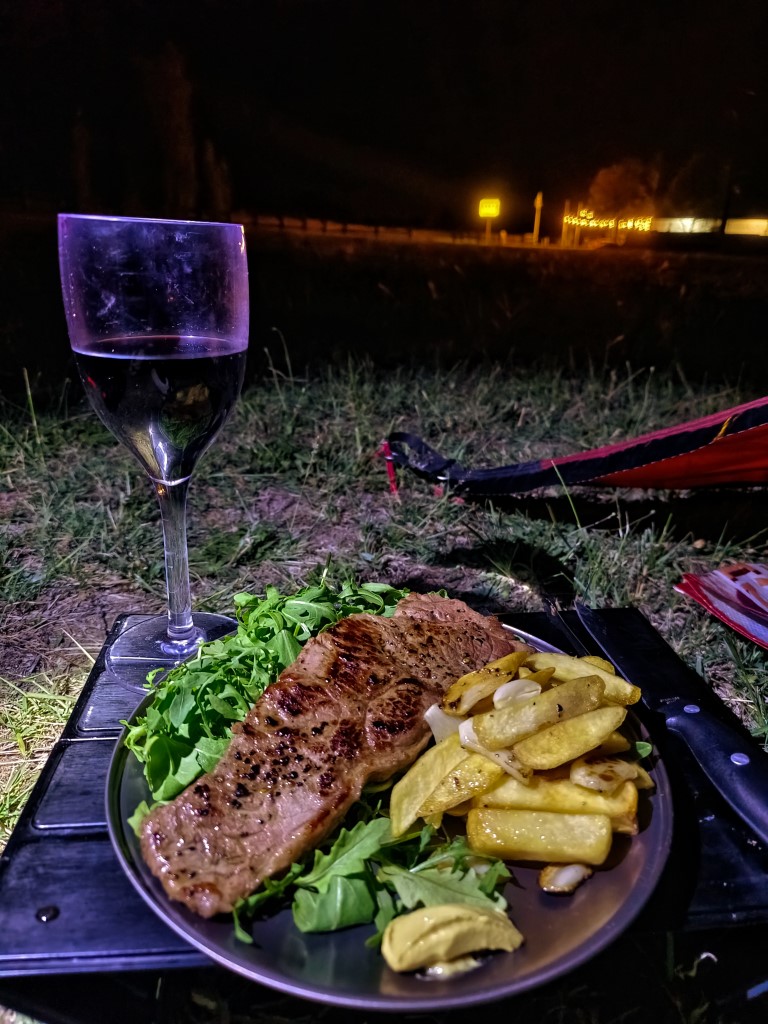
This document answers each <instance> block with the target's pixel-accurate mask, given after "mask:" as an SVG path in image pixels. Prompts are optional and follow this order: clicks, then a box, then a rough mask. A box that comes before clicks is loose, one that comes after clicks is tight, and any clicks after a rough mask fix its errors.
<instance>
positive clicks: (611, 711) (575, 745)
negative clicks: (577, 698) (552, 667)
mask: <svg viewBox="0 0 768 1024" xmlns="http://www.w3.org/2000/svg"><path fill="white" fill-rule="evenodd" d="M565 685H566V684H563V686H565ZM560 689H562V687H557V688H556V689H555V690H554V691H547V692H550V693H557V692H559V690H560ZM542 696H544V694H542ZM626 714H627V711H626V708H623V707H620V706H619V705H616V704H612V705H607V706H605V707H599V708H595V709H594V710H593V711H587V712H585V713H584V714H581V715H576V716H575V717H574V718H567V719H565V721H561V722H558V723H557V724H556V725H551V726H549V728H546V729H540V730H539V731H538V732H536V733H534V734H533V735H532V736H528V737H526V738H525V739H523V740H520V741H519V742H518V743H515V744H514V746H513V747H512V750H513V751H514V753H515V754H516V755H517V756H518V757H519V758H520V760H521V761H522V762H523V764H527V765H528V766H529V767H530V768H533V769H546V768H556V767H557V766H558V765H560V764H563V763H564V762H565V761H573V760H574V759H575V758H577V757H581V755H582V754H586V753H587V751H588V750H592V749H593V747H596V746H597V745H598V744H599V743H602V742H603V740H604V739H605V738H606V736H610V734H611V733H612V732H613V731H614V730H615V729H618V728H619V726H620V725H621V723H622V722H623V721H624V719H625V717H626Z"/></svg>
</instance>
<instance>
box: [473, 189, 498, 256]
mask: <svg viewBox="0 0 768 1024" xmlns="http://www.w3.org/2000/svg"><path fill="white" fill-rule="evenodd" d="M478 213H479V215H480V218H481V220H485V244H486V245H489V244H490V241H491V221H492V220H493V219H494V218H495V217H498V216H499V214H500V213H501V200H500V199H492V198H487V199H481V200H480V206H479V207H478Z"/></svg>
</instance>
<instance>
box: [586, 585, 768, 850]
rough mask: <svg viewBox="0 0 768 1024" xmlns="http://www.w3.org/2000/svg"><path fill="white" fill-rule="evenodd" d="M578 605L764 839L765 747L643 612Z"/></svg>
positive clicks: (767, 815) (612, 655) (767, 799)
mask: <svg viewBox="0 0 768 1024" xmlns="http://www.w3.org/2000/svg"><path fill="white" fill-rule="evenodd" d="M576 611H577V613H578V616H579V620H580V621H581V623H582V625H583V626H584V628H585V629H586V630H587V632H588V633H589V635H590V636H591V637H592V639H593V640H594V641H595V642H596V643H597V644H598V646H599V647H600V649H601V650H602V651H603V653H604V654H605V656H606V658H608V660H609V661H611V662H612V663H613V665H615V666H616V669H617V671H618V672H619V673H620V674H621V675H622V676H623V677H624V678H625V679H627V680H628V681H629V682H631V683H634V684H635V686H639V687H640V689H641V690H642V698H641V700H642V703H643V704H644V705H645V706H646V707H647V708H648V709H649V710H650V711H652V712H654V713H657V714H660V715H661V716H662V717H663V719H664V721H665V723H666V726H667V728H668V729H669V730H670V731H671V732H674V733H675V734H676V735H677V736H679V737H680V739H681V740H683V742H684V743H685V744H686V746H687V747H688V749H689V750H690V752H691V753H692V754H693V756H694V758H695V759H696V761H697V763H698V764H699V766H700V767H701V769H702V771H703V772H704V774H705V775H706V776H707V778H708V779H709V780H710V782H711V783H712V784H713V786H714V787H715V788H716V789H717V791H718V792H719V793H720V794H721V796H722V797H723V798H724V799H725V800H726V801H727V802H728V804H729V805H730V806H731V807H732V808H733V810H734V811H735V812H736V813H737V814H738V815H739V816H740V817H741V818H742V819H743V820H744V821H745V822H746V823H747V824H748V825H749V826H750V828H751V829H752V830H753V832H754V833H755V835H756V836H758V838H759V839H760V840H761V841H762V842H763V843H765V844H766V846H767V847H768V754H766V753H765V751H764V750H763V749H762V748H761V747H760V746H759V745H758V743H757V742H756V741H755V740H754V739H752V737H751V736H750V735H749V734H748V733H747V731H746V729H744V728H743V726H742V725H741V723H740V722H739V721H738V719H737V718H736V716H735V715H732V713H731V712H730V711H729V710H728V709H727V708H726V707H725V705H724V704H723V703H722V702H721V701H720V700H719V699H718V698H717V697H716V696H715V695H714V694H713V693H712V692H711V691H710V690H708V689H707V688H706V685H705V683H704V681H703V680H702V679H701V678H700V677H699V676H698V675H697V674H696V672H694V671H693V669H691V668H689V667H688V666H687V665H686V664H685V663H684V662H683V661H681V660H680V658H678V656H677V654H675V652H674V651H673V650H672V648H671V647H670V646H669V644H667V643H666V641H665V640H663V639H662V638H661V637H660V636H659V634H658V633H657V632H656V630H655V629H654V628H653V626H652V625H651V624H650V622H649V621H648V620H647V619H646V618H645V616H644V615H643V614H642V612H640V611H638V610H637V609H636V608H601V609H597V608H590V607H588V606H587V605H584V604H581V603H580V602H577V604H576Z"/></svg>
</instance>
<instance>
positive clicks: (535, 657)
mask: <svg viewBox="0 0 768 1024" xmlns="http://www.w3.org/2000/svg"><path fill="white" fill-rule="evenodd" d="M525 664H526V665H527V666H528V667H529V668H533V669H535V670H536V671H538V670H539V669H542V668H554V670H555V676H554V678H555V679H561V680H563V682H567V681H568V680H570V679H578V678H579V677H580V676H584V675H598V676H599V677H600V678H601V679H602V680H603V682H604V683H605V699H606V700H607V701H610V702H611V703H612V704H625V705H626V704H636V703H637V702H638V701H639V700H640V688H639V687H638V686H633V685H632V684H631V683H628V682H627V681H626V679H622V678H621V676H617V675H616V674H615V673H614V672H613V671H611V672H606V671H604V670H603V669H601V668H599V667H598V666H597V665H595V663H594V658H590V660H587V659H586V658H573V657H571V656H570V655H569V654H550V653H549V652H548V651H540V652H537V653H535V654H529V655H528V657H527V658H526V659H525Z"/></svg>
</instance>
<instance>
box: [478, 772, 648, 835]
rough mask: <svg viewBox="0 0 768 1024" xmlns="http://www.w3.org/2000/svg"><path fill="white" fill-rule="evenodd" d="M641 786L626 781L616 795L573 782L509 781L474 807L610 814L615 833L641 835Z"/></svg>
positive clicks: (500, 785) (490, 790)
mask: <svg viewBox="0 0 768 1024" xmlns="http://www.w3.org/2000/svg"><path fill="white" fill-rule="evenodd" d="M637 800H638V797H637V787H636V786H635V785H634V784H633V783H632V782H625V783H623V785H622V786H620V787H619V788H618V789H617V790H616V791H615V792H613V793H610V794H608V793H601V792H598V791H597V790H591V789H585V788H584V787H583V786H579V785H577V784H576V783H575V782H571V780H570V779H548V778H545V777H544V776H541V775H534V776H533V778H532V779H531V780H530V781H529V782H528V783H521V782H518V780H517V779H513V778H507V779H504V780H502V781H501V782H499V783H498V785H496V786H494V787H493V789H489V790H488V792H486V793H483V794H482V795H481V796H476V797H474V799H473V800H472V806H473V807H497V808H506V809H507V810H528V811H555V812H557V813H558V814H606V815H607V816H608V817H609V818H610V820H611V828H612V829H613V831H614V832H623V833H625V834H627V835H635V834H636V833H637Z"/></svg>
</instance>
